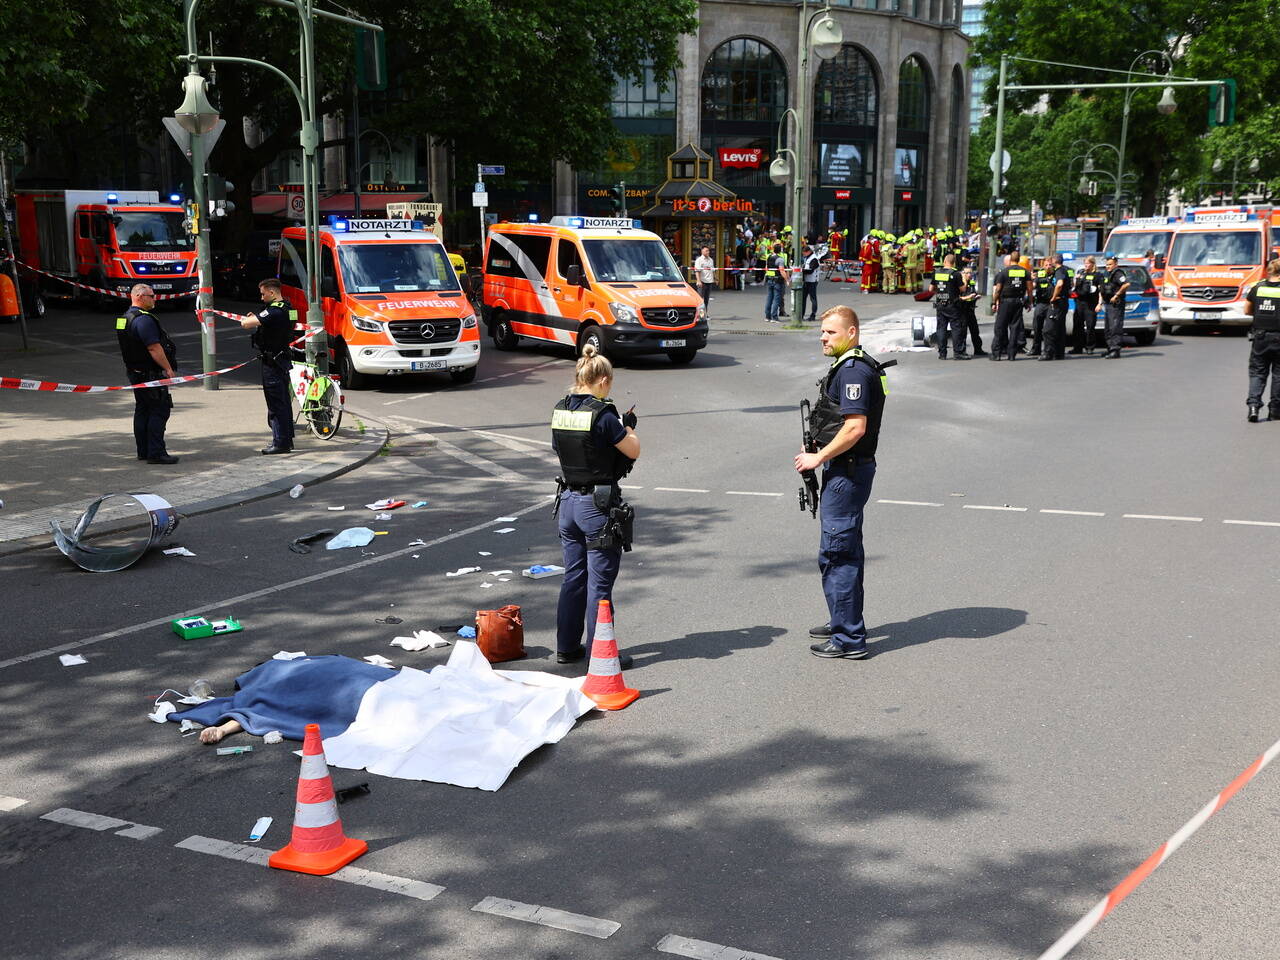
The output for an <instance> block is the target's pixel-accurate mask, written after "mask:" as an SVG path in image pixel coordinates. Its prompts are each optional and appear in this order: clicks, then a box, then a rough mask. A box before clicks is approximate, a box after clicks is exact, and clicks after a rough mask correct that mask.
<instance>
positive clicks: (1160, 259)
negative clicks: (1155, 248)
mask: <svg viewBox="0 0 1280 960" xmlns="http://www.w3.org/2000/svg"><path fill="white" fill-rule="evenodd" d="M1156 269H1157V270H1163V269H1164V254H1163V253H1157V254H1156Z"/></svg>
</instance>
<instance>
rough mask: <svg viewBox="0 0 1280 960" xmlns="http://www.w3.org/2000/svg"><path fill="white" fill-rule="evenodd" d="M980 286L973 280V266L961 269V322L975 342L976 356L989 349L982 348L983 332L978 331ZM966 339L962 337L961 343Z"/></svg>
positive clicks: (974, 350) (983, 353)
mask: <svg viewBox="0 0 1280 960" xmlns="http://www.w3.org/2000/svg"><path fill="white" fill-rule="evenodd" d="M978 296H979V294H978V287H977V284H975V283H974V280H973V268H972V267H965V268H964V269H963V270H961V271H960V297H959V301H958V302H959V310H960V323H961V325H962V326H964V327H967V328H968V330H969V340H970V342H971V343H972V344H973V353H972V354H971V356H974V357H985V356H987V351H985V350H983V349H982V334H981V333H979V332H978ZM963 342H964V339H963V337H962V338H961V344H963Z"/></svg>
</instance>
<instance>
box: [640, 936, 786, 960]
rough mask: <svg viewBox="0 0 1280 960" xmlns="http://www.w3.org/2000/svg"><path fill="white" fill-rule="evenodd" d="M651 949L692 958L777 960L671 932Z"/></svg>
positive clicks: (704, 959)
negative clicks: (678, 935)
mask: <svg viewBox="0 0 1280 960" xmlns="http://www.w3.org/2000/svg"><path fill="white" fill-rule="evenodd" d="M653 949H655V950H661V951H662V952H663V953H674V954H675V955H676V956H677V957H690V958H692V960H778V958H777V957H769V956H765V955H764V954H763V953H751V952H750V951H749V950H739V949H738V948H737V947H725V946H721V945H720V944H718V943H708V942H707V941H706V940H693V939H690V938H689V937H677V936H676V935H675V934H671V933H669V934H667V935H666V936H665V937H663V938H662V939H661V940H659V941H658V942H657V944H656V945H655V946H654V948H653Z"/></svg>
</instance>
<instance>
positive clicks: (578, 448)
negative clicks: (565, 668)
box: [551, 344, 640, 670]
mask: <svg viewBox="0 0 1280 960" xmlns="http://www.w3.org/2000/svg"><path fill="white" fill-rule="evenodd" d="M612 386H613V365H612V364H610V363H609V361H608V360H607V359H606V358H605V357H603V356H600V355H599V354H598V353H597V352H596V349H595V347H593V346H591V345H589V344H588V345H587V346H586V347H584V348H583V350H582V356H581V357H580V358H579V359H578V365H577V368H576V369H575V372H574V382H573V391H572V392H571V393H569V394H568V395H567V396H565V397H564V398H563V399H562V400H560V402H559V403H557V404H556V405H555V409H554V410H553V411H552V414H551V443H552V446H553V447H554V449H555V452H556V456H558V457H559V458H560V476H559V477H558V478H557V483H559V484H560V490H559V492H558V495H557V499H556V514H557V519H558V523H559V529H560V545H561V547H562V548H563V551H564V580H563V581H562V582H561V584H560V604H559V608H558V609H557V612H556V662H557V663H576V662H577V661H579V660H581V659H583V658H584V657H587V656H589V655H590V653H591V644H592V641H593V640H594V639H595V634H596V609H597V606H598V604H599V601H601V600H608V601H610V603H612V601H613V582H614V581H615V580H616V579H617V578H618V567H619V565H620V564H621V563H622V551H623V549H624V548H625V549H630V547H631V542H630V536H631V533H630V520H629V516H628V514H629V512H630V509H631V508H630V507H628V506H627V505H626V504H625V503H623V501H622V492H621V490H620V489H619V488H618V481H619V480H621V479H622V478H623V477H625V476H626V475H627V473H628V472H629V471H630V470H631V465H632V463H634V461H635V460H636V459H637V458H639V456H640V438H639V437H637V436H636V432H635V425H636V416H635V414H634V413H633V412H631V411H627V412H626V413H624V414H621V415H619V414H618V408H617V407H615V406H614V405H613V401H612V400H610V399H609V390H610V389H611V388H612ZM584 620H585V624H586V631H587V633H586V644H585V646H584V644H583V636H582V630H583V624H584ZM621 662H622V668H623V669H624V670H625V669H626V668H627V667H628V666H629V665H630V662H631V661H630V658H629V657H622V658H621Z"/></svg>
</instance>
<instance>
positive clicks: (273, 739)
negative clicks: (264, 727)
mask: <svg viewBox="0 0 1280 960" xmlns="http://www.w3.org/2000/svg"><path fill="white" fill-rule="evenodd" d="M282 740H284V734H282V733H281V732H280V731H279V730H268V731H267V732H266V733H264V734H263V735H262V742H263V743H280V742H281V741H282Z"/></svg>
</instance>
